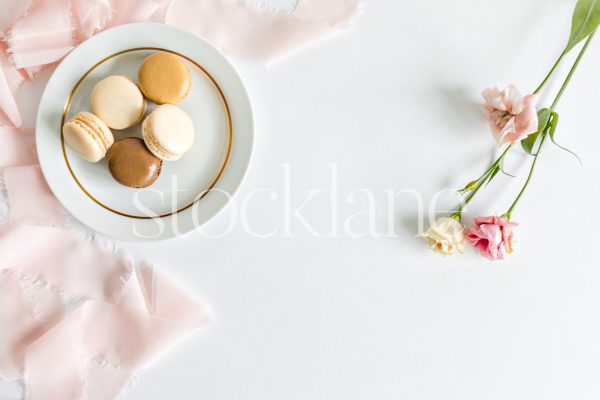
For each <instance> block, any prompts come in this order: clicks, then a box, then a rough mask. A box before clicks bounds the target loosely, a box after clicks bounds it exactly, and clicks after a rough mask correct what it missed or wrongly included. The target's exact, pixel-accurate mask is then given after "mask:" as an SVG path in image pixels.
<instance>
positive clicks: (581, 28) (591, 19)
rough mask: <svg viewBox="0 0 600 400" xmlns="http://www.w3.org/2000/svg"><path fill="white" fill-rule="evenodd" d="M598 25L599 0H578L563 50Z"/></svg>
mask: <svg viewBox="0 0 600 400" xmlns="http://www.w3.org/2000/svg"><path fill="white" fill-rule="evenodd" d="M598 25H600V0H579V1H578V2H577V4H576V5H575V11H573V18H572V20H571V36H570V37H569V42H568V43H567V47H566V48H565V52H568V51H569V50H571V49H572V48H573V47H574V46H575V45H576V44H577V43H579V42H581V41H582V40H583V39H585V38H586V37H588V36H589V35H590V34H591V33H592V32H594V31H595V30H596V28H598Z"/></svg>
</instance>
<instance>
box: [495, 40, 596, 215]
mask: <svg viewBox="0 0 600 400" xmlns="http://www.w3.org/2000/svg"><path fill="white" fill-rule="evenodd" d="M594 33H595V32H593V33H592V34H591V35H590V36H588V38H587V40H586V41H585V44H584V45H583V47H582V48H581V50H580V51H579V54H578V55H577V58H576V59H575V62H574V63H573V66H572V67H571V69H570V70H569V74H568V75H567V77H566V78H565V81H564V82H563V84H562V86H561V87H560V90H559V91H558V94H557V95H556V97H555V98H554V101H553V102H552V105H551V106H550V110H552V111H554V108H555V107H556V105H557V104H558V102H559V100H560V98H561V97H562V95H563V93H564V91H565V89H566V88H567V86H568V85H569V82H570V81H571V78H572V77H573V74H574V73H575V70H576V69H577V66H578V65H579V62H580V61H581V59H582V58H583V55H584V54H585V51H586V50H587V48H588V45H589V44H590V42H591V40H592V38H593V37H594ZM549 123H550V121H548V124H549ZM548 126H549V125H546V127H544V132H543V133H542V141H541V142H540V145H539V147H538V151H537V153H536V154H535V157H534V158H533V162H532V163H531V169H530V170H529V175H528V176H527V180H526V181H525V184H524V185H523V187H522V188H521V191H520V192H519V194H518V195H517V198H516V199H515V201H514V202H513V203H512V205H511V206H510V208H509V209H508V211H507V212H506V213H505V214H504V215H505V216H506V218H507V219H510V216H511V214H512V212H513V210H514V208H515V207H516V205H517V203H518V202H519V200H520V199H521V196H523V193H525V189H527V186H528V185H529V181H530V180H531V177H532V176H533V170H534V169H535V164H536V162H537V159H538V157H539V155H540V152H541V151H542V146H543V145H544V141H545V140H546V136H548V132H547V127H548Z"/></svg>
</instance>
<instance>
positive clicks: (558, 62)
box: [533, 49, 567, 93]
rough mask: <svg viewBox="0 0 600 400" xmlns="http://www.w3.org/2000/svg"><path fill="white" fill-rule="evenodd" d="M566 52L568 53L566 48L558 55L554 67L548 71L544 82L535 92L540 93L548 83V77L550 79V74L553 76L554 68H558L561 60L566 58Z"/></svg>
mask: <svg viewBox="0 0 600 400" xmlns="http://www.w3.org/2000/svg"><path fill="white" fill-rule="evenodd" d="M566 54H567V50H566V49H565V50H564V51H563V52H562V53H561V54H560V56H559V57H558V59H557V60H556V62H555V63H554V65H553V66H552V68H550V72H548V75H546V77H545V78H544V80H543V81H542V83H540V86H538V87H537V89H535V91H534V92H533V93H539V92H540V90H542V88H543V87H544V85H546V82H548V79H550V76H552V74H553V73H554V70H556V68H557V67H558V64H560V62H561V61H562V59H563V58H564V56H565V55H566Z"/></svg>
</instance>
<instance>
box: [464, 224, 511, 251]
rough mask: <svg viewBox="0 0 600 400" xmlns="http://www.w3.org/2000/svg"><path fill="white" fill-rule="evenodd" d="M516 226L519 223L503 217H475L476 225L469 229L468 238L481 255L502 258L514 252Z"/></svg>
mask: <svg viewBox="0 0 600 400" xmlns="http://www.w3.org/2000/svg"><path fill="white" fill-rule="evenodd" d="M514 226H517V224H516V223H514V222H510V221H509V220H507V219H506V218H503V217H496V216H491V217H479V218H475V226H472V227H470V228H469V229H467V238H468V239H469V241H470V242H471V244H472V245H473V246H474V247H475V248H476V249H477V250H479V252H480V253H481V255H483V256H485V257H487V258H489V259H490V260H502V259H503V258H504V257H505V256H506V254H510V253H512V239H513V231H512V228H513V227H514Z"/></svg>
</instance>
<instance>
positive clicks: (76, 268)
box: [0, 224, 209, 400]
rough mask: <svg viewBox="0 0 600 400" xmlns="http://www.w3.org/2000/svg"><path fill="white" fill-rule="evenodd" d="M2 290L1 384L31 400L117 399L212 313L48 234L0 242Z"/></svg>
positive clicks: (37, 231)
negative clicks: (11, 383)
mask: <svg viewBox="0 0 600 400" xmlns="http://www.w3.org/2000/svg"><path fill="white" fill-rule="evenodd" d="M0 290H1V292H0V293H2V296H1V297H0V326H1V327H9V329H1V330H0V343H1V345H0V377H2V378H3V379H7V380H14V379H18V378H20V377H23V378H24V380H25V388H26V392H27V398H28V399H32V400H36V399H40V400H47V399H61V400H63V399H64V400H69V399H110V398H114V397H115V396H116V395H117V394H118V393H119V392H120V390H121V389H122V387H123V385H124V384H125V383H126V382H127V380H128V379H129V378H130V377H131V375H132V373H133V372H134V371H135V370H136V369H138V368H143V367H145V366H147V365H148V363H150V362H151V361H152V360H154V359H155V358H157V357H158V356H159V355H160V354H161V353H162V352H163V351H165V350H166V349H168V348H169V347H171V346H172V345H173V344H175V343H176V342H177V341H179V340H180V339H182V338H183V337H185V336H186V335H188V334H189V333H191V332H192V331H194V330H195V329H197V328H198V327H200V326H201V325H202V324H204V323H205V322H207V321H208V315H209V313H208V311H207V309H206V307H205V306H204V305H203V304H202V303H200V302H199V301H198V300H197V299H196V298H195V297H194V296H192V295H190V294H188V293H187V292H185V291H183V290H182V289H181V288H180V287H179V286H178V285H177V284H175V283H174V282H173V281H171V280H170V279H168V278H167V277H165V276H164V275H163V274H161V273H159V272H158V271H156V270H155V269H154V268H151V267H149V266H146V265H144V266H141V267H139V268H134V266H132V265H131V264H130V263H129V262H127V261H126V260H124V259H123V258H122V257H120V256H118V255H115V254H114V253H112V252H109V251H106V250H103V249H101V248H100V247H98V246H97V245H95V244H93V243H91V242H89V241H87V240H85V239H82V238H80V237H79V236H76V235H74V234H71V233H69V232H66V231H64V230H62V229H57V228H53V227H44V226H32V225H27V224H21V225H19V226H17V227H14V228H10V229H9V230H8V231H6V232H5V233H4V234H3V235H2V236H0ZM65 299H70V301H71V302H75V303H76V304H79V303H81V305H80V306H79V307H77V308H76V310H75V311H73V312H70V313H69V305H68V304H66V301H65ZM57 360H60V362H59V363H57Z"/></svg>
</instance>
